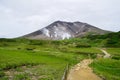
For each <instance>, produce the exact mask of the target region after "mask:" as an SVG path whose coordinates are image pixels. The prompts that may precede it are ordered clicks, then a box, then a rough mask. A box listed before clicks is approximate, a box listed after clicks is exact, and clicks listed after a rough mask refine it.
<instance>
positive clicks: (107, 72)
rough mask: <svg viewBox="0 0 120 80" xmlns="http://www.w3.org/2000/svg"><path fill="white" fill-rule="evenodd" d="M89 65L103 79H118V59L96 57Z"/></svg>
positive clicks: (119, 76) (119, 75)
mask: <svg viewBox="0 0 120 80" xmlns="http://www.w3.org/2000/svg"><path fill="white" fill-rule="evenodd" d="M90 66H91V67H92V68H93V70H94V72H95V73H97V74H98V75H100V77H102V78H103V79H105V80H120V67H119V66H120V61H118V60H114V59H98V60H95V61H94V62H93V63H92V64H91V65H90Z"/></svg>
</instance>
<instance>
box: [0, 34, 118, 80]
mask: <svg viewBox="0 0 120 80" xmlns="http://www.w3.org/2000/svg"><path fill="white" fill-rule="evenodd" d="M115 34H116V33H115ZM93 36H94V35H93ZM98 36H99V35H98ZM102 36H104V35H102ZM111 37H114V36H111ZM92 38H95V39H92ZM96 38H97V37H89V36H88V37H83V38H71V39H65V40H29V39H24V38H16V39H0V80H66V79H67V78H68V80H77V79H69V76H70V75H71V74H73V73H72V72H71V70H72V69H76V68H77V69H76V70H78V72H79V70H80V71H81V72H79V74H78V73H76V72H75V73H76V74H75V76H76V77H77V78H78V79H79V80H85V79H86V80H87V79H88V80H92V79H97V80H99V79H100V80H120V73H119V72H120V68H119V66H120V48H119V47H118V46H119V45H114V47H111V46H113V45H111V44H113V43H109V44H108V42H107V41H106V43H105V42H104V41H105V37H104V39H103V37H98V38H97V39H96ZM107 39H108V38H107V37H106V40H107ZM110 39H111V38H109V40H110ZM116 39H117V38H116ZM111 41H112V39H111ZM116 43H117V44H119V42H118V40H117V42H116ZM114 44H115V43H114ZM108 45H109V47H108ZM109 54H110V55H109ZM105 56H106V57H105ZM76 64H77V66H76ZM78 64H79V65H78ZM66 68H67V69H66ZM85 72H86V73H87V74H86V73H85ZM82 73H84V74H82ZM87 75H89V76H93V77H88V76H87ZM73 76H74V75H72V76H70V77H73ZM79 76H81V77H79Z"/></svg>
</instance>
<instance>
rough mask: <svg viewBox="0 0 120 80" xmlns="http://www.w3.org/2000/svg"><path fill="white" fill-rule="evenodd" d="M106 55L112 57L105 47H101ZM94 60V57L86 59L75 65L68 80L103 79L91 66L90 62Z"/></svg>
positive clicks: (105, 56)
mask: <svg viewBox="0 0 120 80" xmlns="http://www.w3.org/2000/svg"><path fill="white" fill-rule="evenodd" d="M100 50H101V51H102V52H103V53H104V56H103V58H110V56H111V55H110V54H109V53H108V52H107V51H105V50H104V49H100ZM92 62H93V60H92V59H84V60H83V61H81V62H80V63H78V64H77V65H75V66H74V67H73V68H72V69H71V70H70V72H69V74H68V77H67V80H102V79H101V78H100V77H98V76H97V75H96V74H95V73H93V70H92V69H91V68H90V67H89V64H91V63H92Z"/></svg>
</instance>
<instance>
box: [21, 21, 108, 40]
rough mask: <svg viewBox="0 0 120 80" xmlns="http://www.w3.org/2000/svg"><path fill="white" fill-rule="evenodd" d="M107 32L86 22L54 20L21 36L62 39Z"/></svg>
mask: <svg viewBox="0 0 120 80" xmlns="http://www.w3.org/2000/svg"><path fill="white" fill-rule="evenodd" d="M108 32H110V31H106V30H102V29H100V28H97V27H95V26H92V25H90V24H88V23H83V22H79V21H76V22H66V21H55V22H53V23H52V24H50V25H48V26H47V27H44V28H42V29H40V30H37V31H35V32H32V33H30V34H27V35H24V36H22V38H28V39H51V40H62V39H69V38H74V37H82V36H85V35H86V34H88V33H92V34H93V33H94V34H105V33H108Z"/></svg>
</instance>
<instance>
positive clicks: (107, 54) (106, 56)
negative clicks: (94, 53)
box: [100, 49, 111, 58]
mask: <svg viewBox="0 0 120 80" xmlns="http://www.w3.org/2000/svg"><path fill="white" fill-rule="evenodd" d="M100 50H101V51H102V52H103V53H104V54H105V55H104V57H103V58H110V56H111V55H110V54H109V53H108V52H107V51H105V50H104V49H100Z"/></svg>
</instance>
